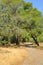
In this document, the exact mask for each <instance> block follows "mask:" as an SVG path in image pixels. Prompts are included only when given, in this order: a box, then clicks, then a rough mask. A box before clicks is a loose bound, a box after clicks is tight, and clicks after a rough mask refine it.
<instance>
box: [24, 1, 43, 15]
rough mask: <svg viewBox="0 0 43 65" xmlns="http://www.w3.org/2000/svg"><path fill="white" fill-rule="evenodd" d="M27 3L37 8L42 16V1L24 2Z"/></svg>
mask: <svg viewBox="0 0 43 65" xmlns="http://www.w3.org/2000/svg"><path fill="white" fill-rule="evenodd" d="M25 1H27V2H32V3H33V7H35V8H37V9H38V10H39V11H41V12H42V14H43V0H25Z"/></svg>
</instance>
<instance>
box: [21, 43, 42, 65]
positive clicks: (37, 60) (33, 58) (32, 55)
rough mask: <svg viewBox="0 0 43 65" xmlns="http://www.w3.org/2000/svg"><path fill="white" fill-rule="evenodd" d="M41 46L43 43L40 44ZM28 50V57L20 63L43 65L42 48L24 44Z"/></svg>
mask: <svg viewBox="0 0 43 65" xmlns="http://www.w3.org/2000/svg"><path fill="white" fill-rule="evenodd" d="M40 46H43V44H40ZM26 47H27V50H28V57H27V58H26V59H25V61H24V62H23V64H22V65H43V48H42V49H40V48H41V47H38V48H36V47H35V46H33V45H30V46H26Z"/></svg>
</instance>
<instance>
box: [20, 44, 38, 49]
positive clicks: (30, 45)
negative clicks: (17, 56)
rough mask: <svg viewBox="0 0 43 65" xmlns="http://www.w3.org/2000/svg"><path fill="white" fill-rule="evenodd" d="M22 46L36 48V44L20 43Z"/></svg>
mask: <svg viewBox="0 0 43 65" xmlns="http://www.w3.org/2000/svg"><path fill="white" fill-rule="evenodd" d="M20 46H22V47H27V48H37V45H34V44H32V43H31V44H23V45H20Z"/></svg>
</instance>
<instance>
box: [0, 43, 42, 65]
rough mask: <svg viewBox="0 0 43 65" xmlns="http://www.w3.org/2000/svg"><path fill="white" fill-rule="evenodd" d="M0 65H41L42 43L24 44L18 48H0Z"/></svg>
mask: <svg viewBox="0 0 43 65" xmlns="http://www.w3.org/2000/svg"><path fill="white" fill-rule="evenodd" d="M0 65H43V43H41V44H40V46H39V47H37V46H36V45H35V44H32V43H25V44H23V45H21V47H19V48H13V47H8V48H6V47H0Z"/></svg>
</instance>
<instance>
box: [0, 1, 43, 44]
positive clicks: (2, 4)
mask: <svg viewBox="0 0 43 65" xmlns="http://www.w3.org/2000/svg"><path fill="white" fill-rule="evenodd" d="M3 38H4V39H3ZM6 38H7V42H11V40H12V39H13V40H12V41H14V40H15V41H14V42H16V45H18V44H19V43H20V42H22V41H33V40H34V41H36V40H38V41H39V42H42V41H43V16H42V13H41V12H40V11H39V10H38V9H37V8H33V6H32V3H31V2H25V1H23V0H19V1H18V0H0V42H2V41H3V42H4V41H6ZM31 38H33V39H32V40H31Z"/></svg>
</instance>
